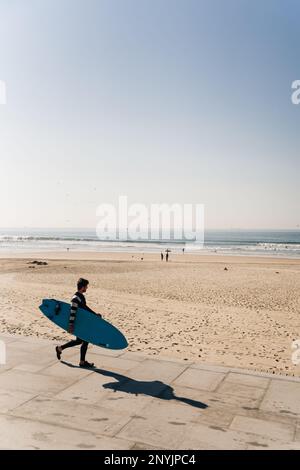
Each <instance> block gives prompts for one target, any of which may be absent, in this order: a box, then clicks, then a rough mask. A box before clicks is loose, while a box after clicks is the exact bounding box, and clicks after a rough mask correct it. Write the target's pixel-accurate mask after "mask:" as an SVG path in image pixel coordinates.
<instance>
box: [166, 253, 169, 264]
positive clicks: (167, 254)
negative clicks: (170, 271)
mask: <svg viewBox="0 0 300 470" xmlns="http://www.w3.org/2000/svg"><path fill="white" fill-rule="evenodd" d="M168 261H169V252H168V251H167V253H166V262H168Z"/></svg>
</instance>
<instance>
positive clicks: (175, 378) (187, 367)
mask: <svg viewBox="0 0 300 470" xmlns="http://www.w3.org/2000/svg"><path fill="white" fill-rule="evenodd" d="M189 368H190V366H188V365H186V367H185V368H184V369H183V370H182V371H181V372H180V373H179V374H178V375H177V376H176V377H174V379H172V380H171V381H170V383H169V385H170V384H172V383H173V382H175V380H177V379H178V378H179V377H180V376H181V375H182V374H184V372H186V371H187V370H188V369H189ZM167 385H168V384H167Z"/></svg>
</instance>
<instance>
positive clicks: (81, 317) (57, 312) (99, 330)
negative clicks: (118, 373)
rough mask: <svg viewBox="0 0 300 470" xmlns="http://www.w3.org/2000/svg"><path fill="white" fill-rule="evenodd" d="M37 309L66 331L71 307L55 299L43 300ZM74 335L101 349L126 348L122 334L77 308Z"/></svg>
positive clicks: (125, 341) (97, 317)
mask: <svg viewBox="0 0 300 470" xmlns="http://www.w3.org/2000/svg"><path fill="white" fill-rule="evenodd" d="M39 309H40V310H41V312H42V313H43V314H44V315H45V316H46V317H47V318H48V319H49V320H51V321H52V322H53V323H55V324H56V325H57V326H60V327H61V328H62V329H63V330H65V331H68V328H69V319H70V310H71V305H70V304H67V303H66V302H61V301H60V300H55V299H43V301H42V304H41V305H40V307H39ZM74 335H75V336H78V338H80V339H83V340H84V341H88V342H89V343H92V344H95V345H96V346H100V347H102V348H107V349H125V348H126V347H127V346H128V343H127V340H126V338H125V336H124V335H123V333H121V331H119V330H118V329H117V328H116V327H115V326H113V325H112V324H111V323H109V322H108V321H106V320H104V319H103V318H100V317H99V316H97V315H95V314H93V313H91V312H89V311H88V310H84V309H82V308H78V310H77V313H76V318H75V323H74Z"/></svg>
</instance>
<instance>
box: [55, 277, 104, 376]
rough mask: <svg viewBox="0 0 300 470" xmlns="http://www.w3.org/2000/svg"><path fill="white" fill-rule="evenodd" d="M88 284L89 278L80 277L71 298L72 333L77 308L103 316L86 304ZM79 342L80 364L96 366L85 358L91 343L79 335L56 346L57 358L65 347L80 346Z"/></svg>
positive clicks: (70, 326) (72, 331) (70, 331)
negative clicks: (85, 294)
mask: <svg viewBox="0 0 300 470" xmlns="http://www.w3.org/2000/svg"><path fill="white" fill-rule="evenodd" d="M88 285H89V281H88V280H87V279H83V278H80V279H79V280H78V282H77V292H76V293H75V294H74V295H73V297H72V300H71V313H70V322H69V333H71V334H73V333H74V323H75V318H76V313H77V309H78V308H79V307H80V308H83V309H84V310H88V311H89V312H91V313H94V314H95V315H98V316H99V317H101V315H99V314H98V313H96V312H94V311H93V310H92V309H91V308H89V307H88V306H87V304H86V300H85V296H84V295H83V294H84V293H85V292H86V291H87V288H88ZM79 344H81V348H80V363H79V366H80V367H94V366H95V364H94V363H90V362H88V361H86V360H85V356H86V352H87V349H88V345H89V343H88V342H87V341H84V340H83V339H80V338H78V337H77V338H76V339H73V340H72V341H69V342H68V343H65V344H63V345H62V346H56V348H55V350H56V355H57V359H58V360H60V358H61V355H62V352H63V350H64V349H67V348H72V347H73V346H78V345H79Z"/></svg>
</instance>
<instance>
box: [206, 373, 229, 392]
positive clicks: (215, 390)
mask: <svg viewBox="0 0 300 470" xmlns="http://www.w3.org/2000/svg"><path fill="white" fill-rule="evenodd" d="M207 372H208V371H207ZM220 374H224V377H222V380H221V381H220V383H219V384H218V385H217V386H216V388H215V389H214V390H212V392H218V389H219V388H220V386H221V385H222V383H223V382H225V380H226V379H227V377H228V375H229V372H220Z"/></svg>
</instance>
